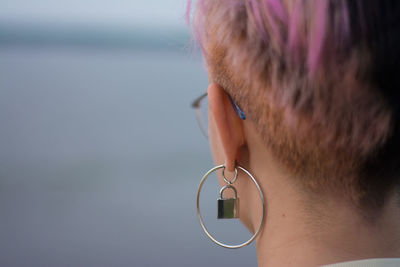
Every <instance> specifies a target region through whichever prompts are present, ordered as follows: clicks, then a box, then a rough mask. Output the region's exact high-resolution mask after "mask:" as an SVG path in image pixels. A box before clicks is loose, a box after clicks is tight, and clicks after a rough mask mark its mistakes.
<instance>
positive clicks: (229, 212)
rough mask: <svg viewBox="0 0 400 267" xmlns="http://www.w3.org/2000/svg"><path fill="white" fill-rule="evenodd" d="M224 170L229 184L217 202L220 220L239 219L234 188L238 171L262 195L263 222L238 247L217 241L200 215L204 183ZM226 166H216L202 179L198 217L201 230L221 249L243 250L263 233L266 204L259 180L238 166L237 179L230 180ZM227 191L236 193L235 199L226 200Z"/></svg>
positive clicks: (236, 174)
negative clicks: (225, 192)
mask: <svg viewBox="0 0 400 267" xmlns="http://www.w3.org/2000/svg"><path fill="white" fill-rule="evenodd" d="M219 169H222V176H223V178H224V181H225V182H226V183H227V184H226V185H225V186H223V187H222V188H221V190H220V194H219V199H218V200H217V203H218V216H217V218H218V219H233V218H239V210H238V208H239V207H238V204H239V198H238V197H237V192H236V188H235V187H234V186H233V183H234V182H235V181H236V179H237V177H238V169H239V170H241V171H243V172H244V173H245V174H247V175H248V176H249V177H250V178H251V180H252V181H253V183H254V184H255V185H256V187H257V190H258V192H259V194H260V198H261V203H262V216H261V221H260V225H259V226H258V229H257V231H256V232H255V233H254V235H253V236H252V237H251V238H250V239H249V240H247V241H246V242H243V243H241V244H238V245H228V244H224V243H222V242H220V241H218V240H216V239H215V238H214V237H213V236H212V235H211V234H210V232H209V231H208V230H207V228H206V226H205V224H204V221H203V218H202V217H201V213H200V204H199V202H200V192H201V188H202V187H203V184H204V182H205V181H206V180H207V178H208V176H209V175H210V174H211V173H213V172H215V171H216V170H219ZM224 171H225V165H219V166H216V167H214V168H212V169H211V170H209V171H208V172H207V173H206V174H205V175H204V176H203V178H202V179H201V181H200V185H199V188H198V190H197V217H198V218H199V221H200V225H201V228H203V230H204V232H205V233H206V235H207V236H208V237H209V238H210V239H211V240H212V241H213V242H214V243H216V244H218V245H220V246H221V247H224V248H241V247H244V246H247V245H248V244H250V243H251V242H253V241H254V239H255V238H256V237H257V236H258V234H259V233H260V231H261V228H262V226H263V223H264V213H265V204H264V194H263V192H262V190H261V188H260V185H259V184H258V183H257V180H256V179H255V178H254V177H253V175H251V173H250V172H249V171H248V170H246V169H245V168H243V167H241V166H236V167H235V177H234V178H233V179H232V180H229V179H227V178H226V177H225V173H224ZM226 189H231V190H233V192H234V198H230V199H225V198H224V197H223V193H224V191H225V190H226Z"/></svg>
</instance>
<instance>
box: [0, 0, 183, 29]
mask: <svg viewBox="0 0 400 267" xmlns="http://www.w3.org/2000/svg"><path fill="white" fill-rule="evenodd" d="M186 2H187V0H0V20H1V21H10V22H14V23H15V22H18V23H19V22H21V23H51V24H86V25H110V26H114V25H115V26H128V27H130V26H137V27H160V26H163V27H164V26H166V27H173V28H182V27H185V22H184V13H185V7H186Z"/></svg>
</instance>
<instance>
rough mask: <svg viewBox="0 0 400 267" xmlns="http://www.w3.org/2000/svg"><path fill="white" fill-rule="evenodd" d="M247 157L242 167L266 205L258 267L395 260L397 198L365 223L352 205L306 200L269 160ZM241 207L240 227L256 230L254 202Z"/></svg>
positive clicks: (399, 245)
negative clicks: (258, 187)
mask: <svg viewBox="0 0 400 267" xmlns="http://www.w3.org/2000/svg"><path fill="white" fill-rule="evenodd" d="M255 145H257V144H255ZM256 147H262V146H256ZM250 151H251V153H249V158H248V159H249V161H248V162H247V163H248V164H246V165H247V167H248V168H249V169H250V170H251V171H252V172H253V174H254V175H255V177H256V178H258V181H259V183H260V185H261V187H262V190H263V192H264V195H265V200H266V210H265V212H266V218H265V221H264V225H263V230H262V232H261V233H260V235H259V237H258V238H257V244H256V247H257V255H258V263H259V266H260V267H268V266H299V267H302V266H321V265H324V264H332V263H337V262H344V261H351V260H359V259H367V258H390V257H400V216H399V214H400V212H399V204H398V198H397V195H395V194H393V195H392V196H391V197H390V198H389V199H388V201H387V203H386V205H385V206H384V207H383V209H382V212H381V213H380V215H379V217H378V218H377V220H375V221H374V222H373V223H370V222H368V221H367V220H366V219H365V218H363V217H362V216H361V215H360V212H358V211H357V210H356V209H355V208H354V207H353V206H352V205H350V204H349V203H348V202H346V201H344V200H342V199H340V198H335V196H323V199H319V201H315V200H314V201H312V200H310V199H309V196H308V195H307V194H306V193H305V192H303V191H302V190H299V189H298V186H297V185H295V184H294V183H293V182H292V181H293V179H290V178H294V177H289V175H287V173H283V171H282V170H283V168H282V167H281V166H279V164H276V162H274V160H273V158H272V157H270V156H269V155H265V153H263V154H262V155H260V154H259V153H258V152H257V149H251V150H250ZM260 151H264V150H261V149H260ZM260 153H261V152H260ZM247 190H251V189H247ZM249 193H250V194H246V195H249V196H257V192H255V191H254V192H249ZM246 201H248V205H250V206H248V207H247V205H246V207H243V208H245V209H247V210H251V214H249V215H248V216H247V217H246V218H245V219H244V223H245V224H246V225H247V226H248V227H249V228H250V229H256V227H257V226H258V223H259V218H260V213H257V212H254V210H255V209H254V207H260V206H259V205H260V204H259V199H257V198H255V197H254V198H253V197H251V198H249V199H246ZM251 207H252V208H251ZM246 221H247V222H246Z"/></svg>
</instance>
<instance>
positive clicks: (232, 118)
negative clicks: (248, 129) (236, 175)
mask: <svg viewBox="0 0 400 267" xmlns="http://www.w3.org/2000/svg"><path fill="white" fill-rule="evenodd" d="M207 93H208V99H209V103H210V108H211V115H212V116H213V117H214V121H215V124H216V129H217V134H218V135H219V137H220V138H219V140H221V143H222V147H223V150H224V156H225V166H226V169H227V171H234V168H235V162H236V160H238V159H239V156H240V155H239V148H240V147H241V146H242V145H243V140H244V136H243V124H242V121H241V120H240V118H239V117H238V115H237V114H236V112H235V110H234V109H233V107H232V103H231V101H230V99H229V96H228V94H227V93H226V92H225V90H224V89H223V88H222V87H221V86H219V85H218V84H215V83H212V84H210V86H209V87H208V90H207Z"/></svg>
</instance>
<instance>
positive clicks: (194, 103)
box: [191, 93, 207, 108]
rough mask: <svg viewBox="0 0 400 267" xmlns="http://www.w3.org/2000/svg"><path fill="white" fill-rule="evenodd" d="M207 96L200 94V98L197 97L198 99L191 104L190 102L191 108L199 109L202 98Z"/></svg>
mask: <svg viewBox="0 0 400 267" xmlns="http://www.w3.org/2000/svg"><path fill="white" fill-rule="evenodd" d="M206 96H207V93H204V94H202V95H201V96H199V97H198V98H196V99H195V100H194V101H193V102H192V105H191V106H192V108H198V107H200V102H201V100H203V98H205V97H206Z"/></svg>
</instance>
